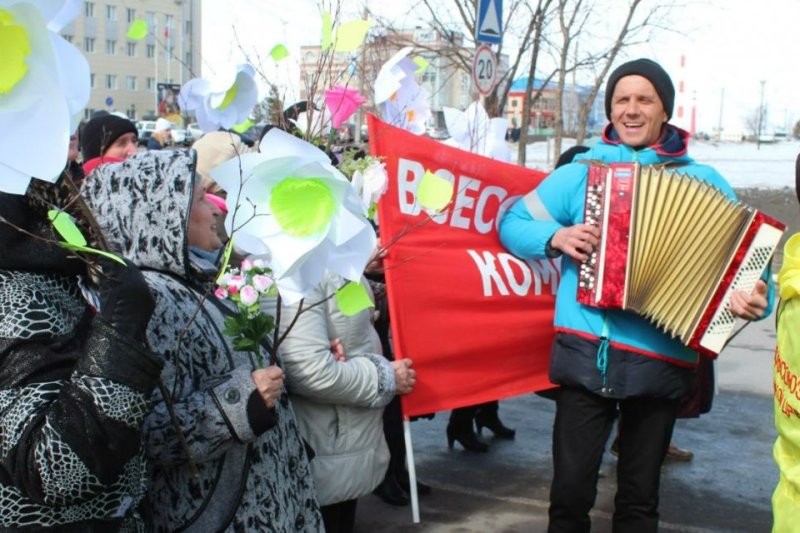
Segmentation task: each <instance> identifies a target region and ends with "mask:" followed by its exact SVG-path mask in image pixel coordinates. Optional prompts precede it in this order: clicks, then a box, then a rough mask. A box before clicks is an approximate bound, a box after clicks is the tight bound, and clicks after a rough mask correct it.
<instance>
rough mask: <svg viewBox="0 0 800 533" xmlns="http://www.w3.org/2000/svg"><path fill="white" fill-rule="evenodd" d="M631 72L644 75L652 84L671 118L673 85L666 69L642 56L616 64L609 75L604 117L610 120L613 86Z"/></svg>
mask: <svg viewBox="0 0 800 533" xmlns="http://www.w3.org/2000/svg"><path fill="white" fill-rule="evenodd" d="M632 74H638V75H639V76H642V77H645V78H647V79H648V80H649V81H650V83H652V84H653V87H655V88H656V92H657V93H658V97H659V98H661V103H662V104H663V105H664V111H666V113H667V118H668V119H669V118H672V108H673V106H674V105H675V87H674V86H673V85H672V80H671V79H670V77H669V74H667V71H665V70H664V69H663V68H661V65H659V64H658V63H656V62H655V61H651V60H650V59H644V58H642V59H636V60H634V61H628V62H627V63H624V64H622V65H620V66H618V67H617V68H616V70H614V72H612V73H611V76H609V78H608V84H607V85H606V118H608V120H611V97H612V96H613V95H614V87H615V86H616V85H617V82H618V81H619V80H620V79H621V78H624V77H625V76H630V75H632Z"/></svg>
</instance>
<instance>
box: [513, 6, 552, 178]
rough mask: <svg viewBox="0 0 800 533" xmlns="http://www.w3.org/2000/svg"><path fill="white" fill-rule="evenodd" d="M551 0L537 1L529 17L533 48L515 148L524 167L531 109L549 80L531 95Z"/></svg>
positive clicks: (518, 160) (519, 162)
mask: <svg viewBox="0 0 800 533" xmlns="http://www.w3.org/2000/svg"><path fill="white" fill-rule="evenodd" d="M551 1H552V0H538V4H537V6H536V9H535V10H534V12H533V16H532V17H531V24H532V25H533V46H532V47H531V55H530V68H529V69H528V79H527V82H526V84H525V96H524V98H523V99H522V121H521V124H520V139H519V144H518V146H517V164H518V165H522V166H525V159H526V150H527V146H528V128H529V126H530V123H531V109H533V105H534V104H535V103H536V101H537V100H538V99H539V96H540V95H541V94H542V89H543V88H544V87H545V86H546V85H547V83H549V82H550V78H549V77H548V78H547V80H546V81H545V82H544V84H542V85H541V86H540V87H539V90H538V91H537V93H536V95H535V96H534V94H533V85H534V80H535V75H536V64H537V59H538V57H539V50H540V44H541V42H542V32H543V31H544V25H545V19H546V17H547V13H548V9H549V7H550V3H551Z"/></svg>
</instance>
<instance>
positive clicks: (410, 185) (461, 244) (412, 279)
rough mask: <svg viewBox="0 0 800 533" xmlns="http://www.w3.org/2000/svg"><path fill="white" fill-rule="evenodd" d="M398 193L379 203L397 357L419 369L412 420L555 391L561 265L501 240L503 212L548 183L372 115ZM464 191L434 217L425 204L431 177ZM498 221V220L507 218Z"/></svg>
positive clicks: (410, 403)
mask: <svg viewBox="0 0 800 533" xmlns="http://www.w3.org/2000/svg"><path fill="white" fill-rule="evenodd" d="M368 127H369V143H370V152H371V153H372V154H373V155H377V156H382V157H384V158H385V159H384V161H385V163H386V170H387V172H388V174H389V188H388V191H387V192H386V194H385V195H384V196H383V197H382V198H381V201H380V203H379V205H378V213H379V217H380V219H379V220H380V234H381V242H382V243H383V244H384V245H386V244H387V243H389V242H390V241H392V240H393V239H397V240H396V242H394V243H393V244H392V245H391V246H390V247H389V251H388V255H387V257H386V260H385V261H384V264H385V267H386V285H387V293H388V296H389V316H390V320H391V325H392V337H393V342H394V353H395V357H397V358H406V357H407V358H410V359H412V360H413V361H414V368H415V369H416V370H417V385H416V387H415V389H414V391H413V392H412V393H411V394H409V395H406V396H403V397H402V403H403V412H404V414H405V415H406V416H414V415H420V414H425V413H432V412H436V411H441V410H445V409H452V408H454V407H460V406H464V405H472V404H477V403H483V402H487V401H490V400H497V399H501V398H506V397H508V396H514V395H518V394H524V393H528V392H533V391H536V390H542V389H545V388H548V387H551V386H552V385H550V382H549V381H548V379H547V367H548V363H549V359H550V345H551V342H552V340H553V308H554V302H555V293H556V290H557V288H558V282H559V280H560V271H559V262H558V260H546V259H545V260H540V261H528V262H526V261H522V260H520V259H518V258H516V257H514V256H513V255H511V254H510V253H508V252H506V250H505V249H504V248H503V246H502V245H501V244H500V241H499V239H498V236H497V224H498V222H499V218H500V216H502V213H503V212H505V210H506V209H508V208H509V207H510V206H511V205H513V203H514V202H515V201H516V200H517V199H518V198H519V197H520V196H522V195H524V194H525V193H527V192H528V191H530V190H531V189H533V188H534V187H535V186H536V184H537V183H538V182H539V181H541V179H542V178H543V177H544V176H545V174H544V173H542V172H537V171H533V170H530V169H526V168H524V167H520V166H516V165H510V164H508V163H502V162H499V161H494V160H492V159H489V158H486V157H481V156H478V155H475V154H472V153H469V152H465V151H463V150H459V149H457V148H452V147H450V146H447V145H445V144H443V143H441V142H438V141H434V140H432V139H428V138H425V137H420V136H417V135H414V134H412V133H409V132H407V131H405V130H402V129H399V128H395V127H393V126H389V125H388V124H385V123H383V122H381V121H380V120H378V119H377V118H375V117H374V116H369V118H368ZM426 170H429V171H431V172H434V173H435V174H436V175H438V176H439V177H441V178H445V179H447V180H448V181H450V182H451V183H452V184H453V187H454V190H455V192H454V198H455V200H454V202H453V203H452V204H451V207H450V208H448V209H447V210H445V211H444V212H442V213H439V214H438V215H435V216H434V217H433V218H431V217H429V216H428V215H427V214H426V213H425V212H424V211H423V210H421V208H420V206H419V204H418V203H417V202H416V197H415V192H416V189H417V187H418V185H419V183H420V180H421V179H422V177H423V175H424V174H425V171H426ZM498 213H499V214H498Z"/></svg>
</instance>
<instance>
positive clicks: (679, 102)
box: [672, 55, 695, 134]
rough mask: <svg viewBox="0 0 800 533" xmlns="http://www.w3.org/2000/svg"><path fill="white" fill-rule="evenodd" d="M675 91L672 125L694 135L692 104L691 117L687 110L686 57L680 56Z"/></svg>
mask: <svg viewBox="0 0 800 533" xmlns="http://www.w3.org/2000/svg"><path fill="white" fill-rule="evenodd" d="M676 78H677V79H676V87H675V89H676V91H675V93H676V94H675V111H674V112H673V114H672V123H673V124H675V125H676V126H678V127H679V128H682V129H684V130H687V131H688V132H689V133H691V134H694V118H695V117H694V103H692V113H691V117H690V116H689V113H687V110H688V109H689V95H688V91H687V90H686V78H687V76H686V56H685V55H682V56H681V62H680V65H679V68H678V75H677V76H676Z"/></svg>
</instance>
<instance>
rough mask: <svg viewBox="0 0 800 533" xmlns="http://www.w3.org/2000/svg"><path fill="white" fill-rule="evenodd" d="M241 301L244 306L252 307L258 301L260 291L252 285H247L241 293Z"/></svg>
mask: <svg viewBox="0 0 800 533" xmlns="http://www.w3.org/2000/svg"><path fill="white" fill-rule="evenodd" d="M239 301H240V302H242V305H244V306H247V307H250V306H251V305H253V304H254V303H256V302H257V301H258V291H257V290H255V288H253V286H252V285H245V286H244V287H242V290H241V291H240V292H239Z"/></svg>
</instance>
